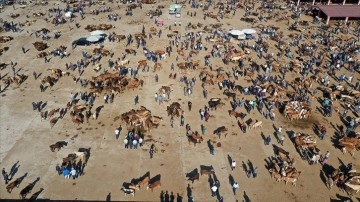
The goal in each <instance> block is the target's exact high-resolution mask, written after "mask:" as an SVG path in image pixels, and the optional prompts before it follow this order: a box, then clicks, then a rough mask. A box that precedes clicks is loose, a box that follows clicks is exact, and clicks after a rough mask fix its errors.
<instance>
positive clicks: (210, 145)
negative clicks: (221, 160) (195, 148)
mask: <svg viewBox="0 0 360 202" xmlns="http://www.w3.org/2000/svg"><path fill="white" fill-rule="evenodd" d="M209 149H210V154H211V155H215V150H214V145H212V144H211V143H210V144H209Z"/></svg>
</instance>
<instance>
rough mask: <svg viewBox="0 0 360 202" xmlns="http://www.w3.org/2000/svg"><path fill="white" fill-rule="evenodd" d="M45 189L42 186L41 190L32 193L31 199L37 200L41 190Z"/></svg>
mask: <svg viewBox="0 0 360 202" xmlns="http://www.w3.org/2000/svg"><path fill="white" fill-rule="evenodd" d="M43 190H44V189H43V188H40V190H39V191H37V192H35V193H33V195H31V197H30V201H31V202H32V201H36V199H37V198H38V197H39V195H40V194H41V192H42V191H43Z"/></svg>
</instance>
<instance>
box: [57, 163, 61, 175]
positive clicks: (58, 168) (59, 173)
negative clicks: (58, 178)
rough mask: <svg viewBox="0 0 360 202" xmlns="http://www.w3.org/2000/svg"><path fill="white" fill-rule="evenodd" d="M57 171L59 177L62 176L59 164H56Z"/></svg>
mask: <svg viewBox="0 0 360 202" xmlns="http://www.w3.org/2000/svg"><path fill="white" fill-rule="evenodd" d="M56 171H57V172H58V175H61V174H62V171H61V168H60V166H59V164H56Z"/></svg>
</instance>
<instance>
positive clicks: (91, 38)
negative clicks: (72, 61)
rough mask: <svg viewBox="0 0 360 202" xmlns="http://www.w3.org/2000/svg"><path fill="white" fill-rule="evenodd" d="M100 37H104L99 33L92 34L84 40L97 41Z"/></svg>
mask: <svg viewBox="0 0 360 202" xmlns="http://www.w3.org/2000/svg"><path fill="white" fill-rule="evenodd" d="M102 38H104V37H103V36H101V35H93V36H90V37H88V38H86V41H89V42H97V41H100V40H101V39H102Z"/></svg>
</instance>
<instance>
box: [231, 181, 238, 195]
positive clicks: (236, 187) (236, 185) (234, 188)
mask: <svg viewBox="0 0 360 202" xmlns="http://www.w3.org/2000/svg"><path fill="white" fill-rule="evenodd" d="M232 187H233V192H234V195H235V194H236V190H237V189H239V184H238V183H237V182H235V183H234V184H233V186H232Z"/></svg>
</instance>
